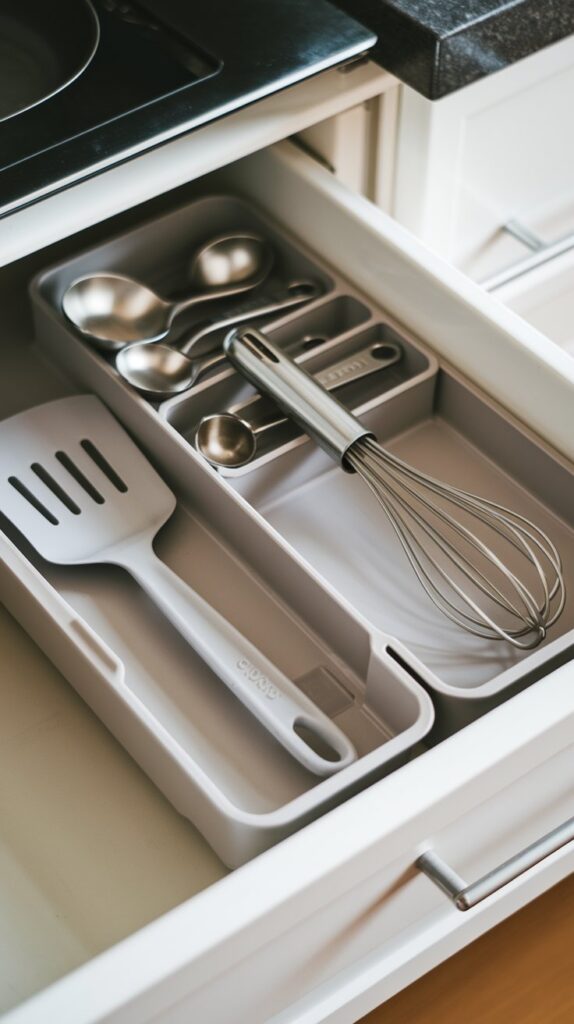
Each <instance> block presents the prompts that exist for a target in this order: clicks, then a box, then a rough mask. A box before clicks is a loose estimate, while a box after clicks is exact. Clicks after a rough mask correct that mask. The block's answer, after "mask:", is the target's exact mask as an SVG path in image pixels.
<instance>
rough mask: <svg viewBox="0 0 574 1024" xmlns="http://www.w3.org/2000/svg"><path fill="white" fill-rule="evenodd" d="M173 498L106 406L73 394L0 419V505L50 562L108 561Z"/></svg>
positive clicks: (164, 512) (154, 525)
mask: <svg viewBox="0 0 574 1024" xmlns="http://www.w3.org/2000/svg"><path fill="white" fill-rule="evenodd" d="M175 504H176V502H175V498H174V495H173V494H172V492H171V491H170V489H169V488H168V487H167V485H166V484H165V483H164V482H163V480H162V479H161V477H160V476H158V474H157V473H156V471H155V470H154V469H153V467H152V466H151V465H150V463H149V462H148V460H147V459H146V458H145V456H144V455H143V454H142V452H141V451H140V450H139V448H138V447H137V445H135V444H134V442H133V441H132V440H131V438H130V437H129V435H128V434H127V433H126V432H125V430H124V429H123V427H121V426H120V424H119V423H118V421H117V420H116V418H115V417H114V416H113V415H112V414H111V413H110V412H109V410H108V409H107V408H106V406H105V405H104V404H103V403H102V402H101V401H100V400H99V399H98V398H96V397H95V396H93V395H78V396H74V397H72V398H63V399H59V400H58V401H56V402H49V403H47V404H46V405H40V406H36V407H35V408H33V409H29V410H28V411H27V412H23V413H20V414H19V415H17V416H12V417H11V418H10V419H8V420H4V422H3V423H0V510H1V511H2V512H3V513H4V514H5V515H6V516H7V517H8V519H10V520H11V521H12V522H13V523H14V525H15V526H16V527H17V528H18V529H19V530H20V532H21V533H22V534H24V536H25V537H26V538H27V540H28V541H29V542H30V544H32V546H33V547H34V548H36V550H37V551H38V553H39V554H40V555H41V556H42V557H43V558H46V559H47V560H48V561H50V562H56V563H58V564H74V563H83V562H98V561H107V560H113V558H112V559H108V558H106V557H105V555H106V554H108V555H109V553H110V551H109V549H110V548H113V547H115V546H116V545H122V544H125V543H126V542H128V541H129V540H130V539H131V538H133V537H137V536H138V535H140V534H147V535H148V537H151V536H152V535H153V534H154V533H155V532H156V531H157V530H158V529H159V528H160V526H162V525H163V523H164V522H165V521H166V519H168V518H169V516H170V515H171V514H172V512H173V510H174V508H175Z"/></svg>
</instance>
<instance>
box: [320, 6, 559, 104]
mask: <svg viewBox="0 0 574 1024" xmlns="http://www.w3.org/2000/svg"><path fill="white" fill-rule="evenodd" d="M334 2H335V3H337V4H338V6H339V7H341V8H342V9H343V10H345V11H347V12H348V13H349V14H352V15H354V16H355V17H356V18H358V20H359V21H362V22H363V24H364V25H365V26H367V27H368V28H370V29H372V31H373V32H376V34H377V36H378V40H377V44H376V46H375V49H374V51H373V57H374V59H375V60H377V61H378V63H380V64H381V65H382V66H383V67H384V68H386V69H387V70H388V71H391V72H392V73H393V74H395V75H396V76H397V77H398V78H400V79H401V80H402V81H403V82H406V83H407V85H410V86H412V87H413V88H414V89H416V90H417V91H418V92H421V93H422V94H423V96H427V97H428V98H429V99H433V100H434V99H439V98H440V97H441V96H446V95H447V94H448V93H451V92H454V91H455V90H457V89H461V88H462V87H463V86H465V85H469V84H470V83H471V82H476V81H477V80H478V79H479V78H484V77H485V76H486V75H490V74H492V73H493V72H494V71H500V70H501V68H505V67H507V66H508V65H509V64H514V63H515V61H517V60H521V58H522V57H527V56H528V55H529V54H531V53H535V52H536V51H537V50H541V49H542V48H543V47H545V46H549V45H550V43H555V42H557V41H558V40H559V39H564V38H565V36H568V35H570V34H571V33H573V32H574V0H334Z"/></svg>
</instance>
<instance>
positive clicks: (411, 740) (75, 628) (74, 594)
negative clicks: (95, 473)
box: [0, 338, 433, 866]
mask: <svg viewBox="0 0 574 1024" xmlns="http://www.w3.org/2000/svg"><path fill="white" fill-rule="evenodd" d="M70 345H71V349H73V350H75V351H77V352H81V353H82V356H83V354H84V353H87V352H88V350H87V348H85V347H84V346H82V345H78V342H77V340H76V339H75V338H70ZM3 347H6V348H7V349H9V351H10V359H9V360H7V361H6V363H3V365H5V366H6V367H7V369H8V368H9V369H10V370H11V372H7V371H6V372H5V374H4V375H3V377H2V381H1V384H0V410H1V409H2V405H3V398H4V396H5V397H6V404H7V406H8V405H9V406H10V412H11V413H13V412H16V411H18V408H14V398H13V396H14V387H13V381H14V380H19V379H21V377H22V375H23V373H24V369H25V373H26V375H27V377H28V379H29V381H30V383H31V387H30V390H31V391H32V393H33V394H34V402H38V401H41V400H42V399H43V397H44V396H45V397H46V398H47V399H51V398H55V397H58V396H59V395H63V394H67V393H73V392H74V391H77V390H78V389H80V390H82V389H86V388H89V389H90V390H93V389H97V386H98V382H97V379H95V378H94V380H93V382H92V381H91V379H90V380H86V378H85V376H82V377H81V379H80V380H77V379H76V380H72V379H71V378H70V377H68V376H67V375H66V376H65V375H64V374H63V373H62V372H61V371H60V370H59V369H58V368H57V367H56V366H52V365H51V364H50V362H49V361H47V360H46V358H45V354H44V350H43V349H41V348H40V347H39V346H37V345H30V344H26V343H22V342H21V343H19V344H18V345H16V346H15V345H14V344H13V340H12V339H10V340H7V341H6V342H5V345H4V346H3ZM58 354H59V358H60V360H61V363H62V364H63V365H65V366H66V370H67V372H68V373H71V372H73V369H74V367H73V360H71V359H68V358H67V352H66V349H65V348H62V347H61V346H59V347H58ZM90 354H91V353H90ZM80 361H81V362H82V365H83V361H82V360H80ZM100 362H101V361H100ZM87 365H88V367H90V368H91V366H92V363H91V362H88V364H87ZM102 365H105V364H102ZM105 370H106V375H105V377H104V379H106V380H107V379H109V380H111V381H113V384H114V386H117V387H119V388H120V389H121V394H122V398H123V404H125V405H126V407H127V408H129V407H130V406H129V404H128V403H127V402H126V397H125V396H126V395H127V394H128V392H127V390H126V389H125V388H124V387H123V385H121V384H120V382H119V381H118V380H117V377H115V376H114V375H110V376H109V378H108V376H107V374H109V368H108V367H105ZM84 371H85V372H86V367H85V366H84ZM87 375H88V377H90V374H89V372H88V374H87ZM44 387H45V391H44V392H43V388H44ZM29 404H30V403H29V401H28V400H27V398H26V394H25V392H23V393H20V395H19V400H18V403H17V405H18V406H19V407H21V408H24V407H26V406H27V405H29ZM121 404H122V403H121V402H120V405H121ZM135 408H136V409H137V410H138V411H141V412H143V413H144V414H145V416H146V417H147V420H146V423H147V425H148V426H149V428H150V434H151V437H152V438H155V442H156V444H158V443H159V447H160V448H161V450H162V451H163V452H164V456H166V458H164V457H160V459H159V460H158V461H157V465H158V468H159V469H160V472H161V473H162V474H164V475H165V476H168V477H170V482H171V483H172V485H173V486H174V489H175V491H176V493H177V495H178V497H179V499H180V503H179V507H178V511H177V513H176V515H175V516H174V517H173V519H172V520H171V521H170V522H169V523H168V524H167V526H166V527H165V528H164V530H163V531H162V533H161V534H160V536H159V537H158V539H157V543H156V549H157V551H158V553H159V555H160V557H162V558H164V559H165V560H166V561H167V562H168V563H169V564H170V565H171V566H172V568H173V569H174V570H175V571H176V572H177V573H178V574H179V575H181V576H182V577H183V578H184V579H186V580H187V581H188V582H189V583H190V584H191V585H192V586H194V587H195V588H197V590H198V591H199V592H200V593H201V594H202V595H203V596H204V597H205V598H206V599H207V600H208V601H210V602H212V603H213V605H214V606H215V607H216V608H217V609H218V610H219V611H221V612H222V614H223V615H225V616H227V617H228V618H229V619H230V621H231V622H232V623H233V624H234V625H235V626H237V628H239V629H240V630H242V631H243V632H244V633H245V635H246V636H247V637H248V638H249V639H250V640H252V641H253V642H254V643H255V644H257V645H258V646H259V647H260V648H261V650H262V651H263V652H264V653H265V654H266V655H268V656H269V657H270V658H271V659H272V660H273V661H274V662H275V663H276V664H277V665H278V666H279V667H280V668H281V669H282V670H283V671H285V672H286V673H287V674H288V675H289V676H290V677H291V678H292V679H294V681H295V682H297V681H298V680H299V679H301V680H302V687H303V689H306V690H307V692H309V693H310V694H311V693H312V694H314V699H316V700H317V701H318V703H319V704H322V703H323V704H325V710H326V712H327V713H328V714H332V715H333V717H336V718H337V721H338V722H340V724H341V726H342V728H343V729H348V730H349V733H350V734H352V736H353V739H354V741H355V742H356V743H357V745H358V750H359V754H360V758H359V760H358V761H357V762H355V764H354V765H352V766H350V767H349V768H348V769H346V770H345V771H344V772H341V773H339V774H338V775H336V776H333V777H332V778H331V779H326V780H319V779H318V778H317V777H315V776H312V775H310V774H308V773H307V772H305V771H304V770H303V769H302V768H301V767H300V766H299V765H298V764H297V763H296V762H294V761H293V760H292V758H291V757H290V756H289V755H288V754H286V753H285V751H284V750H283V749H282V748H281V747H280V746H279V745H278V744H277V743H275V741H273V740H272V739H271V738H270V737H269V736H268V734H267V733H266V731H265V730H264V729H263V728H262V726H260V725H259V723H257V722H256V721H255V720H254V719H253V718H252V717H251V716H250V715H249V714H248V712H247V711H245V709H244V708H243V707H242V706H241V705H240V704H239V703H238V702H237V701H236V700H235V699H234V698H233V697H232V695H231V694H230V693H229V692H228V690H227V688H226V687H225V686H224V685H223V684H222V683H220V681H219V680H218V679H216V678H215V677H214V676H213V675H212V673H211V672H210V671H209V670H208V669H207V667H206V666H205V665H204V664H203V662H201V660H200V659H199V658H197V657H196V656H195V655H194V653H193V652H192V651H190V649H189V648H188V646H187V645H186V644H185V643H184V642H183V641H182V640H181V638H180V637H179V635H178V634H176V633H175V631H173V630H172V628H171V627H170V626H169V625H168V623H167V622H166V621H165V620H164V619H163V617H162V616H161V614H160V613H159V612H158V611H157V609H156V608H155V606H154V605H153V604H152V603H151V602H150V601H149V600H148V599H147V598H146V597H145V596H144V595H143V594H142V593H140V592H139V590H138V588H137V586H136V585H135V584H133V583H132V581H131V580H130V579H129V577H127V576H125V577H124V575H122V574H121V572H119V571H117V570H114V569H112V568H110V567H97V568H90V569H80V568H75V569H69V568H57V567H54V566H51V565H48V564H46V563H44V562H43V561H42V560H41V559H39V558H38V557H37V556H36V555H35V553H34V552H33V551H32V550H31V549H30V548H29V546H28V545H27V544H26V542H25V540H24V539H23V538H22V537H20V536H19V535H18V533H17V531H16V530H14V528H13V527H12V526H11V525H9V524H7V523H6V524H4V525H5V530H6V534H7V535H9V537H10V539H12V540H13V541H14V542H16V543H17V544H18V546H19V549H20V550H21V551H22V552H24V553H25V556H26V559H27V562H26V563H24V564H30V565H32V566H34V567H36V568H37V569H38V571H39V572H40V573H41V576H42V577H43V578H45V579H46V580H48V582H49V583H50V589H49V593H50V595H51V596H50V601H51V603H52V607H53V609H56V614H57V616H60V617H61V619H63V620H64V621H65V622H66V623H67V624H66V625H65V627H64V629H63V632H62V631H61V632H60V635H59V636H58V639H57V640H56V642H53V641H50V640H48V644H49V645H50V655H51V657H52V658H53V659H54V660H55V662H56V664H58V665H59V667H60V668H61V669H62V671H63V672H64V673H65V674H66V675H67V677H68V678H69V679H70V681H71V682H72V683H73V685H74V686H76V687H77V689H78V691H79V692H80V693H81V694H82V696H84V697H85V699H86V700H87V701H88V703H90V704H91V706H92V707H93V708H94V709H95V710H96V712H97V713H98V714H99V715H100V716H101V718H102V719H103V721H104V722H105V723H106V724H107V725H108V726H109V728H110V729H111V730H112V731H113V732H114V734H115V735H116V736H117V737H118V739H120V741H121V742H122V743H123V744H124V745H125V746H126V748H127V749H128V750H129V751H130V753H132V755H133V756H134V757H135V758H136V760H137V761H138V763H139V764H140V765H141V766H142V767H143V768H144V770H146V771H147V772H148V774H149V775H150V776H151V778H152V779H153V780H154V781H155V782H156V783H157V785H158V786H159V787H160V788H161V789H162V790H163V792H164V793H165V794H166V795H167V796H168V797H169V799H170V800H171V801H172V803H174V805H175V806H176V807H177V808H178V809H179V810H180V811H181V812H182V813H183V814H185V816H186V817H188V818H190V819H191V820H192V821H193V822H194V823H195V824H196V825H197V827H198V828H199V829H200V830H201V831H202V833H203V834H204V835H205V836H206V837H207V839H208V841H209V842H210V843H211V845H212V846H213V847H214V848H215V849H216V850H217V852H218V854H219V855H220V856H221V858H222V859H223V860H224V861H225V862H226V863H227V864H228V865H229V866H236V865H237V864H239V863H242V862H243V861H245V860H247V859H249V858H250V857H252V856H254V855H255V854H256V853H258V852H260V851H261V850H263V849H265V848H266V847H267V846H269V845H270V844H272V843H274V842H276V841H278V840H279V839H280V838H283V837H284V836H286V835H288V834H289V833H291V832H292V831H294V830H295V829H297V828H299V827H301V825H303V824H304V823H305V822H307V821H310V820H311V819H313V818H314V817H316V816H317V815H318V814H321V813H323V812H324V811H325V810H326V809H327V808H328V807H330V806H333V805H334V804H335V803H337V802H339V801H340V800H341V799H344V798H345V797H346V796H347V795H349V794H350V793H351V792H354V791H355V790H356V789H358V788H361V787H362V786H364V785H366V784H368V783H369V782H370V781H372V780H374V779H375V778H378V777H381V776H382V775H383V774H384V773H385V772H386V771H388V770H389V769H390V767H391V766H394V765H396V764H398V763H400V761H401V760H404V758H405V757H408V756H409V752H410V750H411V748H413V747H414V746H415V745H416V744H417V743H418V742H419V741H420V740H421V739H422V738H423V736H424V735H425V734H426V733H427V732H428V730H429V728H430V726H431V724H432V717H433V715H432V706H431V703H430V701H429V699H428V697H427V696H426V695H425V693H424V691H423V690H422V689H421V688H420V687H419V686H418V685H417V684H416V683H415V682H413V681H412V679H411V678H410V677H409V675H408V673H407V672H405V671H404V670H403V669H402V668H401V667H400V666H397V665H396V663H394V662H393V661H392V659H391V658H390V657H389V656H388V654H387V652H386V647H385V642H384V638H383V637H382V636H380V635H379V634H378V633H377V632H376V631H370V630H368V629H366V628H365V625H364V624H363V623H362V622H361V620H360V619H358V618H357V617H356V616H355V615H354V613H353V612H352V611H351V610H350V609H347V608H345V607H343V606H342V605H340V604H339V602H338V601H337V600H336V598H334V597H333V596H332V595H331V594H330V592H329V591H328V590H325V588H323V587H322V585H321V583H320V582H319V581H318V580H316V579H315V578H314V577H313V576H309V574H308V573H307V572H306V571H305V569H304V568H303V567H300V566H297V565H296V566H293V565H292V564H291V558H290V555H289V553H288V552H287V551H283V550H280V549H276V550H275V552H274V555H273V558H274V560H275V563H276V573H277V578H278V580H281V578H285V579H287V580H289V583H290V585H289V586H282V585H281V584H280V583H279V585H277V583H274V584H269V582H267V581H265V580H264V579H262V578H261V576H260V575H259V573H258V571H257V570H256V569H255V568H254V567H253V565H252V564H251V550H252V548H251V546H250V543H248V542H245V541H242V540H241V536H242V535H245V536H246V537H248V536H249V534H248V531H246V530H245V529H244V528H243V526H244V523H245V520H249V521H250V522H251V524H252V525H255V524H254V523H253V516H252V515H251V514H250V513H249V512H248V510H246V509H245V510H243V511H240V510H239V509H238V507H237V505H236V502H235V500H234V499H233V498H232V496H231V495H229V496H225V495H222V493H221V490H220V487H219V484H218V481H217V479H216V478H214V475H213V474H211V473H210V472H209V471H206V467H205V466H204V464H203V462H202V460H200V459H199V458H197V459H194V462H193V466H192V467H190V466H188V465H187V461H188V460H187V458H186V469H185V472H184V473H182V472H181V467H180V466H179V465H178V464H177V459H176V458H175V459H174V458H172V457H170V454H169V453H170V451H171V448H170V445H169V437H167V436H166V432H167V431H168V430H170V428H168V427H167V426H166V425H164V424H163V423H162V421H161V420H160V419H159V418H158V416H157V414H156V412H155V411H154V410H153V409H152V408H151V407H150V406H149V405H148V404H147V403H145V402H141V403H139V400H138V403H136V404H135ZM170 436H171V433H170ZM173 436H174V438H175V437H177V435H176V434H175V432H174V435H173ZM176 454H177V447H176ZM187 454H188V448H187V446H186V451H185V455H186V456H187ZM168 463H169V469H168V468H167V464H168ZM178 478H179V479H180V480H181V479H182V478H185V487H184V488H183V490H182V488H181V486H180V485H177V483H176V481H177V479H178ZM184 491H185V493H184ZM222 498H223V501H222ZM216 505H217V506H218V508H217V513H218V514H217V515H216V514H215V506H216ZM220 505H222V508H221V509H220V508H219V506H220ZM222 513H223V522H222V521H221V514H222ZM218 520H219V521H218ZM230 520H231V521H232V520H238V523H237V532H236V534H235V535H234V537H233V539H232V540H228V539H227V532H226V527H225V525H224V524H225V522H228V521H230ZM221 525H223V532H222V531H221ZM259 533H260V529H259V527H257V526H255V545H256V546H257V547H261V544H260V538H259V536H258V534H259ZM37 579H38V578H37V577H32V583H31V584H30V589H31V593H32V595H33V594H34V593H35V590H36V586H37ZM303 592H304V593H305V595H306V599H307V600H308V601H309V602H310V603H311V605H312V606H313V608H314V612H313V614H312V615H311V616H308V617H307V618H304V616H303V615H302V614H301V613H300V612H299V606H298V596H297V595H300V594H301V593H303ZM42 594H43V595H44V597H45V592H44V591H42ZM8 599H10V595H8ZM38 639H39V642H40V643H42V642H43V641H44V640H45V631H41V633H39V635H38Z"/></svg>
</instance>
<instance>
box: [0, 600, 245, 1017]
mask: <svg viewBox="0 0 574 1024" xmlns="http://www.w3.org/2000/svg"><path fill="white" fill-rule="evenodd" d="M0 645H1V647H2V683H1V690H2V716H1V724H0V735H1V742H0V750H1V754H0V759H1V762H2V772H1V778H2V783H1V785H0V863H1V865H2V869H1V871H0V907H1V912H0V945H1V947H2V957H1V962H0V1013H4V1012H6V1011H8V1010H9V1009H11V1008H12V1007H13V1006H15V1005H16V1004H17V1003H19V1002H21V1001H22V1000H23V999H26V998H28V997H29V996H31V995H32V994H33V993H35V992H36V991H38V990H39V989H42V988H44V987H45V986H46V985H49V984H51V983H52V982H53V981H55V980H56V979H57V978H59V977H61V976H62V975H64V974H66V973H68V971H71V970H73V969H74V968H76V967H78V966H80V964H83V963H84V962H85V961H87V960H89V959H91V958H92V957H94V956H97V955H98V954H99V953H101V952H103V951H104V950H105V949H107V948H108V947H110V946H112V945H114V944H115V943H117V942H119V941H121V940H122V939H124V938H126V937H127V936H128V935H130V934H131V933H132V932H134V931H136V930H137V929H139V928H142V927H143V926H144V925H146V924H147V923H148V922H150V921H152V920H154V919H155V918H157V917H158V916H160V915H161V914H163V913H165V912H166V911H168V910H170V909H171V908H172V907H175V906H177V905H178V904H180V903H182V902H183V901H184V900H186V899H189V898H190V897H192V896H193V895H195V894H196V893H198V892H200V891H201V890H202V889H204V888H206V887H207V886H209V885H211V884H212V883H213V882H216V881H217V879H219V878H221V877H223V876H224V875H225V874H226V873H227V869H226V868H225V866H224V865H223V864H222V862H221V861H220V860H219V859H218V857H217V856H216V854H215V853H214V852H213V850H212V849H211V847H210V846H209V845H208V843H207V842H206V840H205V839H204V838H203V837H202V835H201V834H200V833H199V832H198V831H197V829H195V828H194V826H193V825H192V824H191V823H190V822H189V821H187V820H186V819H185V818H183V817H182V816H181V815H179V814H177V812H176V811H175V810H174V809H173V807H172V806H171V805H170V804H169V802H168V801H167V800H166V799H165V798H164V797H163V796H162V794H161V793H160V792H159V790H158V789H157V788H156V787H155V786H154V785H153V784H152V783H151V782H150V781H149V779H148V778H147V777H146V776H145V775H144V773H143V772H142V771H141V770H140V769H139V768H138V767H137V765H136V764H135V762H134V761H133V760H132V759H131V758H130V757H129V755H128V754H127V753H126V752H125V750H124V749H123V748H122V746H120V744H119V743H117V742H116V740H115V739H114V738H113V737H112V736H111V735H110V733H109V732H108V731H107V730H106V729H105V728H104V727H103V726H102V724H101V723H100V721H99V720H98V719H97V718H96V716H95V715H94V714H93V713H92V712H91V711H90V709H89V708H88V707H87V705H86V704H85V703H84V701H83V700H81V699H80V698H79V697H78V696H77V694H76V693H75V692H74V690H73V689H72V688H71V687H70V685H69V684H68V682H67V681H66V680H65V679H64V678H63V676H62V675H61V674H60V673H59V672H58V671H57V669H56V668H55V667H54V665H53V664H52V663H51V662H50V661H49V660H48V659H47V657H46V656H45V655H44V654H43V653H42V652H41V651H40V650H39V648H38V647H37V646H36V645H35V644H34V643H33V642H32V641H31V640H30V637H29V636H28V635H27V634H26V633H25V632H24V630H23V629H22V627H21V626H20V625H19V624H18V623H17V622H16V621H15V620H14V619H13V618H12V617H11V616H10V615H9V614H8V612H6V611H5V610H4V609H2V608H0Z"/></svg>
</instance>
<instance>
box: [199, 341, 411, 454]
mask: <svg viewBox="0 0 574 1024" xmlns="http://www.w3.org/2000/svg"><path fill="white" fill-rule="evenodd" d="M402 354H403V353H402V349H401V347H400V345H397V344H395V343H394V342H375V343H373V344H371V345H367V346H366V348H364V349H361V350H360V351H359V352H355V353H354V355H352V356H347V358H346V359H341V360H340V361H339V362H338V363H334V364H333V366H328V367H327V368H326V369H325V370H321V372H320V373H317V374H315V375H314V376H315V379H316V380H317V381H318V382H319V384H321V385H322V386H323V387H324V388H325V389H326V390H327V391H337V390H338V389H339V388H342V387H344V386H345V385H346V384H351V383H353V382H354V381H357V380H361V379H362V378H363V377H369V376H371V374H373V373H378V371H379V370H382V369H384V368H385V367H388V366H393V364H394V363H398V361H399V360H400V359H401V358H402ZM294 361H295V362H300V361H301V356H299V357H298V358H296V359H295V360H294ZM283 423H289V418H288V417H287V416H282V415H281V414H280V413H279V412H278V411H277V412H276V413H274V414H272V415H271V417H270V418H267V419H264V420H262V421H260V422H259V423H253V422H249V421H248V420H247V419H243V418H242V415H241V408H236V409H235V410H234V411H229V412H220V413H215V414H214V415H212V416H204V417H203V419H202V420H201V421H200V423H199V426H198V428H197V431H196V435H195V446H196V448H197V450H198V451H199V452H200V453H201V455H203V457H204V458H205V459H207V461H208V462H210V463H211V465H212V466H218V467H220V468H225V469H239V468H240V467H241V466H245V465H247V463H248V462H251V460H252V459H253V458H254V457H255V455H256V452H257V438H258V437H259V436H260V435H261V434H262V433H265V432H266V431H268V430H271V428H272V427H278V426H280V425H281V424H283Z"/></svg>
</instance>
